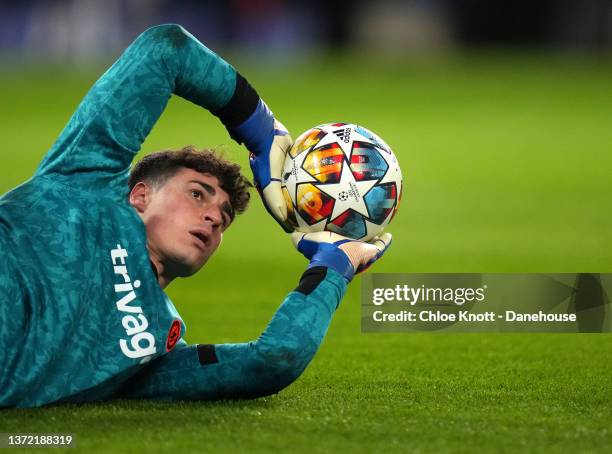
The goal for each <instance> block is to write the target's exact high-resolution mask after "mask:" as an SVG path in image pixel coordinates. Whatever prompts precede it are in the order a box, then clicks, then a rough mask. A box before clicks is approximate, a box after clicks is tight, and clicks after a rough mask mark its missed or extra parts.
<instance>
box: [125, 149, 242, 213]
mask: <svg viewBox="0 0 612 454" xmlns="http://www.w3.org/2000/svg"><path fill="white" fill-rule="evenodd" d="M181 168H188V169H193V170H195V171H197V172H200V173H206V174H208V175H212V176H214V177H217V179H218V180H219V186H220V187H221V189H223V190H224V191H225V192H227V195H228V196H229V199H230V205H231V206H232V209H233V211H234V213H236V214H240V213H243V212H244V211H245V210H246V209H247V206H248V204H249V199H250V197H251V195H250V193H249V188H251V187H252V186H253V185H252V184H251V182H250V181H249V180H247V178H246V177H245V176H244V175H242V173H241V172H240V166H239V165H238V164H234V163H232V162H229V161H227V160H225V159H224V158H223V157H221V156H220V155H219V154H218V153H216V152H215V151H214V150H206V149H204V150H199V149H197V148H196V147H194V146H193V145H188V146H186V147H183V148H181V149H180V150H176V151H173V150H164V151H158V152H156V153H152V154H150V155H147V156H145V157H144V158H142V160H141V161H140V162H138V164H136V165H135V166H134V167H133V168H132V171H131V172H130V178H129V180H128V185H129V187H130V191H131V190H132V189H133V188H134V186H136V184H137V183H139V182H141V181H146V182H148V183H150V184H153V185H155V186H158V187H159V186H161V185H163V184H164V183H165V182H166V181H167V180H168V179H169V178H171V177H172V176H174V175H175V174H176V172H178V171H179V170H180V169H181Z"/></svg>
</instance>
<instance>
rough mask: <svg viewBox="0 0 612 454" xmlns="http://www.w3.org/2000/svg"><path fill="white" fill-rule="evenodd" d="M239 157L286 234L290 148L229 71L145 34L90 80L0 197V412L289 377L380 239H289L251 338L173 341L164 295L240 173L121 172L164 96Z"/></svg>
mask: <svg viewBox="0 0 612 454" xmlns="http://www.w3.org/2000/svg"><path fill="white" fill-rule="evenodd" d="M173 93H174V94H176V95H178V96H181V97H183V98H185V99H188V100H189V101H192V102H194V103H196V104H198V105H200V106H202V107H204V108H206V109H208V110H209V111H211V112H212V113H213V114H214V115H216V116H217V117H219V118H220V120H221V121H222V122H223V124H224V125H225V126H226V127H227V129H228V131H229V132H230V135H231V136H232V138H234V139H235V140H236V141H238V142H239V143H244V144H245V146H246V147H247V148H248V150H249V151H250V152H251V154H252V156H251V167H252V169H253V174H254V179H255V185H256V186H257V189H258V192H259V193H260V194H261V195H262V199H263V201H264V204H265V205H266V208H267V209H268V211H269V212H270V214H271V215H272V216H273V217H274V218H275V219H276V220H277V221H278V222H279V224H281V226H283V227H284V228H285V230H286V231H290V230H291V229H290V227H288V226H287V224H286V216H287V215H286V207H285V202H284V200H283V197H282V193H281V190H280V183H279V181H278V179H279V177H280V172H281V168H282V164H283V160H284V157H285V154H286V152H287V150H288V149H289V147H290V146H291V138H290V136H289V135H288V133H287V131H286V129H285V128H284V127H283V125H282V124H281V123H280V122H278V121H277V120H275V119H274V116H273V114H272V113H271V112H270V110H269V109H268V108H267V106H266V104H265V103H264V102H263V101H262V100H261V99H260V98H259V96H258V94H257V92H256V91H255V90H254V89H253V88H252V87H251V86H250V85H249V83H248V82H247V81H246V80H245V79H244V77H242V76H241V75H240V74H238V73H237V72H236V71H235V70H234V68H233V67H232V66H230V65H229V64H228V63H227V62H225V61H224V60H222V59H221V58H219V57H218V56H217V55H215V54H214V53H213V52H211V51H210V50H209V49H207V48H206V47H204V46H203V45H202V44H201V43H200V42H198V41H197V40H196V39H195V38H194V37H193V36H191V35H190V34H189V33H187V32H186V31H185V30H184V29H183V28H181V27H179V26H176V25H163V26H158V27H154V28H151V29H149V30H147V31H146V32H144V33H143V34H142V35H141V36H140V37H139V38H138V39H137V40H136V41H135V42H134V43H133V44H132V45H131V46H130V47H129V48H128V49H127V50H126V51H125V53H124V54H123V55H122V56H121V57H120V58H119V60H118V61H117V62H116V63H115V64H114V65H113V66H112V67H111V68H110V69H109V70H108V71H107V72H106V73H105V74H104V75H103V76H102V77H101V78H100V79H99V80H98V81H97V82H96V84H95V85H94V86H93V87H92V89H91V90H90V91H89V93H88V94H87V96H86V97H85V99H84V100H83V102H82V103H81V104H80V106H79V107H78V109H77V111H76V112H75V114H74V115H73V116H72V118H71V119H70V122H69V123H68V125H67V126H66V128H65V129H64V131H63V132H62V133H61V135H60V137H59V138H58V140H57V141H56V142H55V144H54V145H53V147H52V148H51V150H50V151H49V153H48V154H47V156H46V157H45V159H44V160H43V162H42V163H41V165H40V166H39V168H38V169H37V171H36V173H35V175H34V176H33V178H31V179H30V180H28V181H27V182H26V183H24V184H23V185H21V186H19V187H17V188H15V189H13V190H12V191H10V192H8V193H7V194H5V195H4V196H2V197H1V198H0V253H1V255H2V259H1V260H0V406H3V407H14V406H17V407H31V406H40V405H44V404H48V403H52V402H85V401H97V400H103V399H110V398H116V397H125V398H132V397H139V398H166V399H218V398H252V397H257V396H263V395H267V394H271V393H275V392H278V391H279V390H281V389H282V388H284V387H285V386H287V385H288V384H290V383H291V382H292V381H294V380H295V379H296V378H297V377H298V376H299V375H300V374H301V373H302V371H303V370H304V369H305V367H306V366H307V365H308V363H309V362H310V360H311V359H312V358H313V356H314V354H315V352H316V351H317V349H318V347H319V345H320V343H321V341H322V340H323V337H324V335H325V332H326V330H327V328H328V326H329V322H330V320H331V317H332V314H333V313H334V311H335V309H336V307H337V306H338V304H339V302H340V300H341V298H342V296H343V294H344V292H345V289H346V285H347V283H348V282H349V281H350V280H351V279H352V277H353V274H354V273H355V271H356V270H359V271H360V270H361V269H362V268H364V267H366V266H368V265H369V264H371V263H372V262H373V261H374V260H376V259H377V258H378V257H380V256H381V255H382V253H383V252H384V251H385V249H386V247H387V246H388V244H389V241H390V237H389V236H385V237H383V238H382V239H379V240H377V241H376V242H374V243H372V244H368V243H363V242H359V241H346V240H344V239H343V238H342V237H339V236H337V235H334V234H330V233H327V232H325V233H317V234H308V235H304V234H298V233H294V234H293V240H294V244H295V245H296V246H297V248H298V250H299V251H300V252H302V253H303V254H304V255H305V256H306V257H307V258H308V259H310V265H309V267H308V269H307V270H306V272H305V273H304V274H303V276H302V278H301V280H300V283H299V285H298V287H297V288H296V289H295V291H293V292H291V293H289V295H288V296H287V297H286V299H285V301H284V302H283V304H282V305H281V306H280V308H279V309H278V311H277V312H276V314H275V315H274V317H273V318H272V320H271V321H270V323H269V325H268V327H267V328H266V330H265V331H264V332H263V334H262V335H261V336H260V337H259V338H258V339H257V340H254V341H252V342H247V343H241V344H220V345H207V344H198V345H187V344H186V342H185V341H184V340H182V339H181V338H182V337H183V335H184V333H185V325H184V324H183V321H182V320H181V318H180V316H179V314H178V312H177V311H176V309H175V307H174V305H173V304H172V302H171V301H170V299H169V298H168V296H167V295H166V294H165V293H164V291H163V289H164V288H165V287H166V286H167V285H168V284H170V282H172V281H173V280H174V279H175V278H177V277H186V276H191V275H193V274H194V273H196V272H197V271H198V270H199V269H200V268H201V267H202V266H203V265H204V264H205V263H206V261H207V260H208V258H209V257H210V256H211V255H212V254H213V253H214V251H215V250H216V249H217V247H218V246H219V244H220V242H221V237H222V235H223V232H224V231H225V230H226V229H227V228H228V227H229V226H230V225H231V223H232V222H233V220H234V218H235V216H236V215H237V214H239V213H241V212H243V211H244V210H245V209H246V207H247V204H248V201H249V192H248V189H249V187H250V183H249V182H248V180H247V179H246V178H245V177H244V176H242V175H241V173H240V168H239V167H238V166H237V165H235V164H232V163H229V162H227V161H225V160H224V159H222V158H220V157H219V156H217V155H216V154H215V153H214V152H211V151H198V150H196V149H194V148H192V147H186V148H184V149H182V150H179V151H177V152H168V151H165V152H160V153H154V154H151V155H149V156H147V157H146V158H144V159H143V160H142V161H141V162H140V163H138V164H137V165H136V166H135V167H134V169H133V170H132V172H131V174H130V173H129V168H130V164H131V162H132V160H133V158H134V156H135V154H136V153H137V152H138V150H139V149H140V147H141V144H142V143H143V141H144V140H145V138H146V137H147V135H148V134H149V132H150V131H151V129H152V127H153V125H154V124H155V122H156V121H157V119H158V117H159V116H160V115H161V113H162V111H163V110H164V108H165V106H166V104H167V102H168V100H169V98H170V96H171V95H172V94H173Z"/></svg>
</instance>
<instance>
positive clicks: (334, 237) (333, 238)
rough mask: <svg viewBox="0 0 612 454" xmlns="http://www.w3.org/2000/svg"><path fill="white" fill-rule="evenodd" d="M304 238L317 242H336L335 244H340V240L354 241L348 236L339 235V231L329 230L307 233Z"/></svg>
mask: <svg viewBox="0 0 612 454" xmlns="http://www.w3.org/2000/svg"><path fill="white" fill-rule="evenodd" d="M304 239H306V240H310V241H315V242H317V243H334V244H338V242H343V243H344V242H345V241H353V240H351V239H350V238H347V237H345V236H342V235H338V234H337V233H334V232H328V231H323V232H312V233H307V234H306V236H305V238H304ZM340 244H341V243H340Z"/></svg>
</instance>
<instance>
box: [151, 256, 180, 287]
mask: <svg viewBox="0 0 612 454" xmlns="http://www.w3.org/2000/svg"><path fill="white" fill-rule="evenodd" d="M148 250H149V258H150V259H151V265H152V266H153V268H154V269H155V274H156V275H157V282H158V283H159V286H160V287H161V288H166V287H167V286H168V285H170V282H172V280H173V279H174V277H175V276H171V275H170V273H169V272H168V269H167V267H166V266H165V265H164V262H163V261H162V260H161V258H160V257H159V255H158V254H156V253H155V252H154V251H153V250H151V248H150V247H148Z"/></svg>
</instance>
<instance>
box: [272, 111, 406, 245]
mask: <svg viewBox="0 0 612 454" xmlns="http://www.w3.org/2000/svg"><path fill="white" fill-rule="evenodd" d="M282 190H283V194H284V196H285V200H286V202H287V208H288V218H289V222H291V223H292V224H293V225H294V227H295V229H296V230H298V231H301V232H319V231H322V230H327V231H330V232H335V233H338V234H340V235H344V236H347V237H350V238H354V239H359V240H365V241H367V240H370V239H371V238H373V237H375V236H376V235H378V234H380V233H381V232H382V230H383V229H384V228H385V226H386V225H387V224H389V222H390V221H391V219H393V216H394V215H395V213H396V212H397V208H398V206H399V202H400V198H401V193H402V172H401V170H400V168H399V163H398V162H397V158H396V157H395V155H394V154H393V152H392V151H391V148H389V146H388V145H387V144H386V143H385V142H384V141H383V140H382V139H381V138H380V137H378V136H377V135H376V134H374V133H372V132H370V131H368V130H367V129H365V128H363V127H361V126H357V125H354V124H350V123H330V124H324V125H320V126H315V127H314V128H312V129H309V130H308V131H306V132H305V133H303V134H302V135H301V136H299V137H298V138H297V140H296V141H295V143H294V144H293V147H292V148H291V150H290V151H289V153H288V155H287V158H286V159H285V165H284V169H283V176H282Z"/></svg>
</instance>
